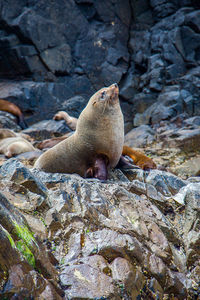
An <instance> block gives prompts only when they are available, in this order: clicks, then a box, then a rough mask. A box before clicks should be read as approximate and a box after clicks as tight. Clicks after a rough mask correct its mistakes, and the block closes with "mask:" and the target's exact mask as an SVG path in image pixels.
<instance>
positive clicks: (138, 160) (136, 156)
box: [122, 146, 157, 170]
mask: <svg viewBox="0 0 200 300" xmlns="http://www.w3.org/2000/svg"><path fill="white" fill-rule="evenodd" d="M122 155H127V156H129V157H130V158H132V160H133V163H134V164H135V165H136V166H138V167H140V168H141V169H143V170H149V169H156V168H157V166H156V164H155V163H154V161H153V160H152V159H151V158H150V157H148V156H146V155H144V154H143V153H142V152H140V151H136V150H134V149H132V148H130V147H128V146H124V147H123V151H122Z"/></svg>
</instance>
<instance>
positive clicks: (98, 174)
mask: <svg viewBox="0 0 200 300" xmlns="http://www.w3.org/2000/svg"><path fill="white" fill-rule="evenodd" d="M107 166H108V158H107V156H105V155H103V154H99V155H97V156H96V158H95V159H94V161H93V165H92V166H91V167H90V168H88V169H87V171H86V172H85V177H86V178H97V179H99V180H107V177H108V169H107Z"/></svg>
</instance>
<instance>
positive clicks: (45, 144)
mask: <svg viewBox="0 0 200 300" xmlns="http://www.w3.org/2000/svg"><path fill="white" fill-rule="evenodd" d="M71 134H72V133H71V132H69V133H67V134H65V135H63V136H58V137H54V138H51V139H46V140H44V141H42V142H39V143H38V142H37V144H35V147H37V148H38V149H40V150H44V149H48V148H52V147H53V146H55V145H57V144H58V143H60V142H62V141H64V140H65V139H66V138H68V137H69V136H70V135H71Z"/></svg>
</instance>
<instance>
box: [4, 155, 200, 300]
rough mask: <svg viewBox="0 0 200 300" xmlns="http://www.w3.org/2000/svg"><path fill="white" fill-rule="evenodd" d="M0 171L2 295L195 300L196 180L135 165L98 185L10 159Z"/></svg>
mask: <svg viewBox="0 0 200 300" xmlns="http://www.w3.org/2000/svg"><path fill="white" fill-rule="evenodd" d="M6 170H7V173H6ZM0 176H1V185H0V189H1V191H2V193H1V198H0V205H1V210H0V212H1V215H2V216H1V219H0V224H1V232H2V233H1V236H0V239H1V245H2V246H1V248H0V266H1V269H2V274H1V275H2V276H1V281H0V286H1V290H0V295H1V296H2V297H10V298H9V299H15V298H14V297H15V296H17V297H27V296H28V297H35V298H36V299H61V298H63V299H164V298H166V297H167V298H168V299H174V298H173V297H176V298H177V299H198V295H199V293H200V290H199V279H200V277H199V270H200V264H199V263H200V253H199V221H200V219H199V217H200V214H199V209H200V202H199V201H200V180H197V181H196V182H194V183H192V182H190V180H182V179H180V178H179V177H176V176H175V175H173V174H170V173H167V172H164V171H158V170H152V171H150V172H147V171H142V170H138V169H133V170H129V171H127V172H124V173H122V172H121V171H119V170H116V171H114V172H113V171H111V172H110V174H109V179H108V181H107V182H104V183H102V182H101V181H99V180H95V179H90V180H86V179H83V178H81V177H80V176H78V175H68V174H50V173H44V172H41V171H38V170H35V169H31V168H30V166H29V168H27V167H26V166H25V165H24V164H22V163H21V162H19V161H18V160H17V159H15V158H12V159H9V160H7V161H6V162H4V164H3V165H2V167H1V169H0ZM20 241H21V243H22V246H23V247H22V246H21V247H20V245H21V244H20V243H19V242H20ZM41 241H42V242H43V243H41ZM38 243H39V244H38ZM5 249H6V250H5ZM5 253H6V259H7V261H9V263H6V261H5ZM48 254H49V255H50V256H48ZM10 257H11V258H10ZM8 258H9V259H8ZM54 265H56V269H57V270H58V274H57V271H56V269H55V266H54ZM56 274H57V275H56ZM58 275H59V284H58V282H57V276H58ZM19 276H20V280H19V279H18V277H19ZM35 277H37V281H36V282H35V281H34V283H33V282H32V280H33V278H35ZM27 280H28V282H29V284H28V285H27V283H26V282H27ZM46 295H48V297H47V296H46ZM45 297H47V298H45ZM19 299H21V298H19Z"/></svg>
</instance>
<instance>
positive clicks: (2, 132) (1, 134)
mask: <svg viewBox="0 0 200 300" xmlns="http://www.w3.org/2000/svg"><path fill="white" fill-rule="evenodd" d="M15 136H17V133H15V132H14V131H12V130H10V129H7V128H1V129H0V140H2V139H5V138H8V137H15Z"/></svg>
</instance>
